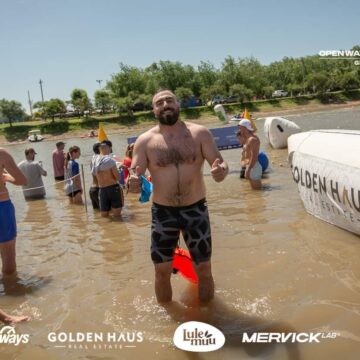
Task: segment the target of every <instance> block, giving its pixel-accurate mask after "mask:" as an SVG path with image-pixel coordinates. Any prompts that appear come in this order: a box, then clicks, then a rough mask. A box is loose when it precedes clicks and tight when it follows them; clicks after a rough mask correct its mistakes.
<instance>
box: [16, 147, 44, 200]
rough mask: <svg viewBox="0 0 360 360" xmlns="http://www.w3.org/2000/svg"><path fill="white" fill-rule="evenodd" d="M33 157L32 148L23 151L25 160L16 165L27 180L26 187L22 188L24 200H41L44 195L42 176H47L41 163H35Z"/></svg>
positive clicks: (34, 153) (33, 151)
mask: <svg viewBox="0 0 360 360" xmlns="http://www.w3.org/2000/svg"><path fill="white" fill-rule="evenodd" d="M35 155H37V153H36V152H35V150H34V149H33V148H29V149H25V157H26V159H25V160H23V161H21V162H20V163H19V164H18V167H19V169H20V170H21V171H22V173H23V174H24V175H25V177H26V180H27V185H25V186H23V192H24V197H25V200H34V199H43V198H44V197H45V195H46V191H45V187H44V183H43V181H42V176H47V172H46V170H44V169H43V167H42V163H41V162H38V161H35Z"/></svg>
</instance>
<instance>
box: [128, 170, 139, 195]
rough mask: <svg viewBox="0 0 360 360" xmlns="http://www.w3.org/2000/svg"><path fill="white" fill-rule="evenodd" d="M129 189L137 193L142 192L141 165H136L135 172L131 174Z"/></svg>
mask: <svg viewBox="0 0 360 360" xmlns="http://www.w3.org/2000/svg"><path fill="white" fill-rule="evenodd" d="M128 189H129V192H131V193H135V194H136V193H140V192H141V172H140V166H136V167H135V174H134V175H130V176H129V180H128Z"/></svg>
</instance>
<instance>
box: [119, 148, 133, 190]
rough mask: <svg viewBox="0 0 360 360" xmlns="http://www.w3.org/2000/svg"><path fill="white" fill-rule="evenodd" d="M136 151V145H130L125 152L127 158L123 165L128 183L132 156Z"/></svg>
mask: <svg viewBox="0 0 360 360" xmlns="http://www.w3.org/2000/svg"><path fill="white" fill-rule="evenodd" d="M133 151H134V143H131V144H128V145H127V147H126V150H125V157H124V161H123V163H122V164H121V166H122V168H123V171H124V181H125V183H126V181H127V179H128V177H129V174H130V168H131V161H132V155H133Z"/></svg>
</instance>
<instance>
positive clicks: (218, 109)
mask: <svg viewBox="0 0 360 360" xmlns="http://www.w3.org/2000/svg"><path fill="white" fill-rule="evenodd" d="M214 111H215V113H216V115H217V117H218V118H219V120H220V121H222V122H223V123H224V124H227V123H228V122H229V117H228V116H227V114H226V111H225V109H224V107H223V106H222V105H221V104H217V105H215V106H214Z"/></svg>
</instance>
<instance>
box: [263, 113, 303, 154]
mask: <svg viewBox="0 0 360 360" xmlns="http://www.w3.org/2000/svg"><path fill="white" fill-rule="evenodd" d="M299 132H301V129H300V127H299V126H298V125H296V124H295V123H294V122H292V121H290V120H287V119H285V118H283V117H267V118H266V120H265V123H264V133H265V137H266V138H267V140H268V141H269V143H270V145H271V146H272V147H273V148H274V149H281V148H286V147H287V139H288V137H289V136H290V135H293V134H297V133H299Z"/></svg>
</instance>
